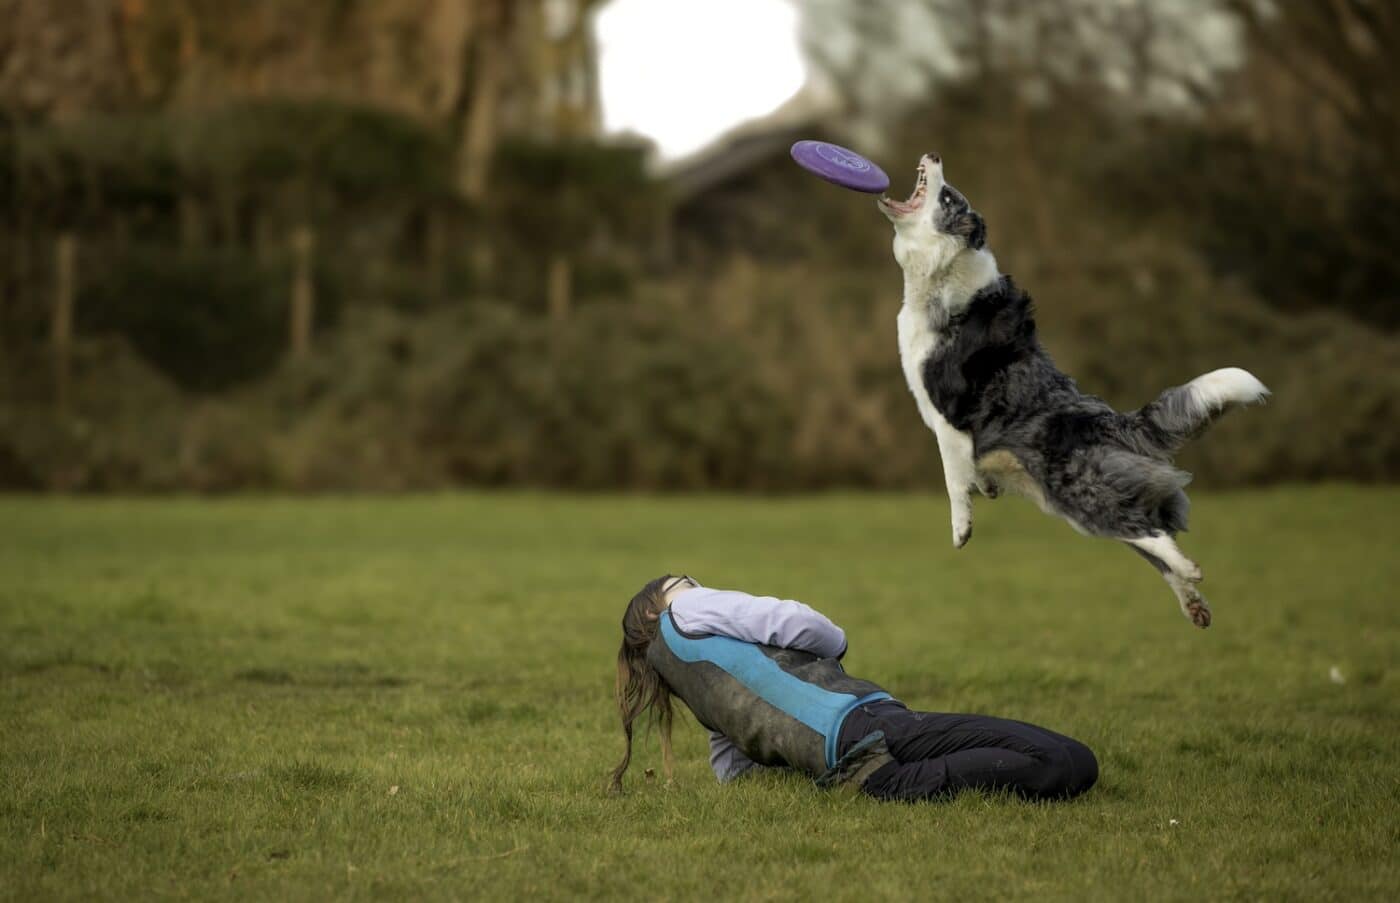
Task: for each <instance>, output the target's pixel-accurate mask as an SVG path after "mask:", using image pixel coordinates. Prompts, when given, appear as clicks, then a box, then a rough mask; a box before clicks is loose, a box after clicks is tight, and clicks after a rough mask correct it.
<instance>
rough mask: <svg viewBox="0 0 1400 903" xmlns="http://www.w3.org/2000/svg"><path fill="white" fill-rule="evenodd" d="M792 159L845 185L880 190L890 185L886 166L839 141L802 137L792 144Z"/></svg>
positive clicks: (872, 191) (877, 192) (872, 192)
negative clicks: (805, 139)
mask: <svg viewBox="0 0 1400 903" xmlns="http://www.w3.org/2000/svg"><path fill="white" fill-rule="evenodd" d="M792 159H794V160H796V161H797V165H798V166H801V167H802V168H803V169H805V170H807V171H808V172H814V173H816V174H817V175H819V176H821V177H822V178H823V179H826V180H827V181H828V182H834V183H836V184H837V185H840V186H841V187H842V188H850V189H851V190H853V191H865V192H868V193H870V194H879V193H880V192H882V191H884V190H885V189H886V188H889V187H890V177H889V176H887V175H885V171H884V170H883V169H881V168H880V167H878V166H876V165H875V164H874V163H871V162H870V161H869V160H867V159H865V158H864V157H862V156H861V155H860V154H858V153H856V152H855V151H853V150H850V149H849V148H845V147H842V146H841V145H839V144H829V143H827V142H825V141H799V142H797V143H796V144H794V145H793V146H792Z"/></svg>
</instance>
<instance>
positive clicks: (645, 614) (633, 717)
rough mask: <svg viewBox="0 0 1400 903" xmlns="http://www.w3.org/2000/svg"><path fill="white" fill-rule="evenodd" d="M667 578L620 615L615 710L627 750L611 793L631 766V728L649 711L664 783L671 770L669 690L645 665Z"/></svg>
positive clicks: (663, 607)
mask: <svg viewBox="0 0 1400 903" xmlns="http://www.w3.org/2000/svg"><path fill="white" fill-rule="evenodd" d="M672 579H674V577H673V576H672V575H671V574H667V575H666V576H664V577H658V578H656V579H655V580H653V581H651V582H650V583H648V584H647V585H646V586H644V587H642V590H641V592H639V593H637V595H635V596H633V597H632V601H631V602H629V603H628V604H627V611H626V612H624V613H623V615H622V648H621V649H619V650H618V652H617V708H618V712H619V713H620V714H621V715H622V735H623V736H624V737H625V738H626V739H627V747H626V749H625V750H624V751H623V753H622V761H621V762H619V763H618V764H617V767H616V768H614V769H613V773H612V790H613V791H614V792H621V790H622V776H623V775H624V774H625V773H626V772H627V766H628V765H630V764H631V763H632V726H633V724H634V723H635V722H636V721H637V719H638V718H640V717H641V716H642V714H643V713H644V712H647V711H650V712H651V713H652V717H653V718H654V719H655V722H656V725H657V727H658V729H659V730H658V733H659V734H660V735H661V755H662V762H663V764H664V767H665V769H666V780H667V781H670V780H671V776H672V773H673V770H674V766H673V763H674V760H673V758H672V755H671V688H670V687H668V686H666V681H664V680H662V679H661V675H660V674H658V673H657V672H656V669H655V668H653V667H652V666H651V665H649V664H648V663H647V649H648V648H649V647H650V646H651V643H652V640H654V639H656V631H657V630H658V628H659V627H660V620H661V613H662V612H663V611H665V610H666V594H665V592H664V591H663V590H664V589H665V586H666V583H667V581H669V580H672Z"/></svg>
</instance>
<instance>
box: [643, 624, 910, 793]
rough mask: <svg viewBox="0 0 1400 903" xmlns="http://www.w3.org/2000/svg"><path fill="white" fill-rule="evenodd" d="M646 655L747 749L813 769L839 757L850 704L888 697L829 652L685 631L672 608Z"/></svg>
mask: <svg viewBox="0 0 1400 903" xmlns="http://www.w3.org/2000/svg"><path fill="white" fill-rule="evenodd" d="M647 662H648V663H649V664H650V665H651V666H652V667H653V668H655V669H656V670H657V672H658V673H660V675H661V676H662V677H663V678H664V679H665V680H666V683H667V685H668V686H670V688H671V690H672V692H674V693H675V694H676V695H677V696H679V697H680V698H681V699H682V700H684V701H685V704H686V705H687V706H689V708H690V710H691V711H692V712H694V713H695V717H696V718H697V719H698V720H699V721H700V723H701V724H703V725H705V727H707V728H709V729H710V730H712V731H719V732H720V733H722V734H724V735H725V736H726V737H728V738H729V739H730V740H732V741H733V742H734V745H735V746H737V747H739V749H740V750H742V751H743V753H744V755H746V756H748V757H749V758H750V759H752V760H754V761H755V762H757V763H759V764H760V765H791V766H792V767H794V768H798V769H801V770H802V771H805V772H807V773H808V774H810V775H813V776H817V775H820V774H822V773H823V772H825V771H826V770H827V769H829V768H831V767H832V766H833V765H835V764H836V759H837V750H836V743H837V740H838V738H839V737H840V734H841V725H842V723H843V722H845V720H846V716H847V715H849V714H850V713H851V710H852V709H854V708H855V707H856V706H858V705H862V704H864V703H867V702H874V701H876V700H878V699H889V698H890V694H888V693H886V692H885V691H884V690H881V689H880V688H879V687H878V686H876V685H875V684H873V683H871V682H870V681H867V680H857V679H856V678H854V677H850V676H848V675H847V674H846V672H845V671H844V670H842V668H841V663H840V662H838V661H837V660H836V659H834V658H820V657H818V656H816V655H813V654H812V653H810V652H802V651H800V650H797V649H780V648H777V647H775V646H760V645H757V644H755V643H744V642H741V641H739V640H735V639H731V638H729V637H724V636H710V635H695V634H688V633H685V632H683V631H682V630H681V629H680V628H679V627H677V626H676V622H675V620H674V619H673V618H672V617H671V613H670V612H669V611H668V612H664V613H663V614H662V615H661V624H660V629H659V630H658V631H657V634H656V640H654V641H653V642H652V644H651V647H650V648H649V649H648V650H647Z"/></svg>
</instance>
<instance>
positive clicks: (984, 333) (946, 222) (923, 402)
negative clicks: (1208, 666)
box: [879, 154, 1269, 627]
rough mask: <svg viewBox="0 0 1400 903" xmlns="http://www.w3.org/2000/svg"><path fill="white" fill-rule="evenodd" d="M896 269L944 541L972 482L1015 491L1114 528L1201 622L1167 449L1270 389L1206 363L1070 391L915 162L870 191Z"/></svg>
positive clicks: (934, 170) (951, 202)
mask: <svg viewBox="0 0 1400 903" xmlns="http://www.w3.org/2000/svg"><path fill="white" fill-rule="evenodd" d="M879 206H880V209H881V211H882V212H883V213H884V214H885V216H887V217H889V219H890V221H891V222H892V223H894V257H895V260H896V261H898V262H899V266H900V268H901V269H903V270H904V306H903V308H902V309H901V310H900V312H899V319H898V323H899V355H900V359H901V361H902V362H903V365H904V375H905V378H906V379H907V380H908V382H909V389H910V390H911V391H912V392H913V393H914V398H915V399H916V400H917V402H918V405H919V413H920V414H921V415H922V416H923V419H924V422H925V423H927V424H928V426H929V428H930V429H932V430H933V431H934V433H935V434H936V435H937V436H938V450H939V453H940V454H941V456H942V458H943V475H944V478H945V480H946V482H947V486H948V498H949V501H950V502H951V504H952V512H953V545H954V546H955V547H957V548H962V546H963V545H965V544H966V543H967V541H968V539H969V537H971V535H972V488H973V487H974V486H975V487H976V488H977V489H978V490H979V491H980V492H981V493H982V494H983V495H985V496H988V497H989V498H995V497H996V495H997V494H998V493H999V492H1000V491H1001V490H1006V491H1010V492H1014V493H1016V494H1018V495H1024V496H1026V497H1028V498H1030V499H1032V500H1033V501H1035V502H1036V503H1037V504H1039V505H1040V507H1041V509H1042V510H1044V511H1045V512H1046V513H1049V514H1057V515H1059V516H1060V517H1063V518H1064V519H1065V520H1067V521H1069V523H1070V524H1071V525H1072V526H1073V527H1074V528H1075V529H1077V530H1078V531H1079V532H1081V533H1085V534H1088V535H1091V536H1105V537H1109V538H1112V539H1120V540H1122V541H1123V542H1126V543H1127V544H1128V545H1130V546H1131V547H1132V548H1133V549H1134V550H1135V551H1137V553H1138V554H1140V555H1141V556H1142V557H1144V558H1146V559H1147V560H1148V561H1149V562H1151V563H1152V565H1153V566H1154V567H1156V568H1157V570H1158V571H1160V572H1161V574H1162V576H1163V577H1164V578H1166V581H1167V583H1168V584H1169V585H1170V586H1171V588H1172V590H1173V592H1175V593H1176V597H1177V599H1178V601H1179V602H1180V603H1181V610H1182V612H1183V613H1184V614H1185V615H1186V616H1187V617H1188V618H1190V619H1191V621H1192V623H1194V624H1195V625H1196V626H1198V627H1208V626H1210V606H1209V605H1208V604H1207V603H1206V600H1205V598H1204V597H1202V596H1201V594H1200V592H1199V591H1198V590H1197V588H1196V584H1197V583H1199V582H1200V580H1201V569H1200V568H1199V567H1198V566H1197V565H1196V564H1195V562H1193V561H1191V560H1190V559H1189V558H1187V557H1186V556H1185V555H1184V554H1182V551H1181V549H1180V548H1178V547H1177V544H1176V541H1175V539H1174V536H1175V534H1176V533H1177V532H1178V531H1180V530H1184V529H1185V528H1186V515H1187V511H1188V508H1189V504H1190V503H1189V502H1188V501H1187V498H1186V493H1184V492H1183V491H1182V487H1184V486H1185V485H1186V484H1187V482H1188V481H1189V480H1190V475H1189V474H1187V473H1185V472H1183V471H1180V470H1178V469H1176V468H1175V467H1173V466H1172V464H1171V459H1172V456H1173V455H1174V454H1175V453H1176V451H1177V450H1178V449H1180V448H1181V446H1182V445H1183V444H1184V443H1185V442H1186V440H1188V439H1191V438H1193V437H1194V436H1196V435H1198V434H1200V433H1201V432H1202V431H1203V430H1204V429H1205V428H1206V427H1207V426H1209V425H1210V423H1211V422H1212V421H1213V420H1215V418H1216V417H1218V416H1220V414H1222V413H1223V412H1224V411H1225V410H1226V409H1228V408H1230V407H1231V406H1233V405H1245V404H1252V403H1255V402H1258V401H1262V400H1263V399H1264V398H1265V397H1266V396H1267V395H1268V394H1269V390H1268V389H1266V388H1265V387H1264V384H1263V383H1261V382H1260V381H1259V380H1257V379H1255V378H1254V376H1252V375H1251V374H1249V373H1248V372H1246V371H1244V370H1241V369H1239V368H1237V367H1229V368H1226V369H1223V370H1215V371H1212V372H1210V373H1207V374H1205V375H1204V376H1198V377H1197V378H1196V379H1194V380H1192V381H1191V382H1189V383H1187V384H1186V385H1184V386H1177V387H1176V388H1172V389H1168V390H1167V391H1165V392H1163V393H1162V394H1161V395H1160V396H1159V397H1158V398H1157V400H1156V401H1153V402H1152V403H1151V404H1148V405H1147V406H1145V407H1143V408H1140V409H1138V410H1136V411H1132V412H1129V413H1119V412H1118V411H1115V410H1113V408H1111V407H1109V406H1108V404H1106V403H1105V402H1104V401H1103V400H1102V399H1099V398H1096V397H1094V396H1092V395H1085V394H1083V393H1082V392H1080V391H1079V389H1078V387H1077V386H1076V385H1075V384H1074V380H1072V379H1070V378H1069V377H1068V376H1066V375H1065V374H1064V373H1061V372H1060V371H1059V370H1058V369H1057V368H1056V367H1055V364H1054V362H1052V361H1051V360H1050V357H1049V355H1047V354H1046V353H1045V350H1044V349H1043V348H1041V346H1040V341H1039V339H1038V338H1037V337H1036V331H1035V319H1034V314H1033V312H1032V309H1031V299H1030V297H1029V296H1028V295H1026V293H1025V292H1023V291H1021V290H1020V289H1019V288H1017V287H1016V285H1014V284H1013V283H1012V281H1011V279H1010V277H1007V276H1002V275H1001V274H1000V273H999V272H998V271H997V263H996V258H995V257H993V256H992V254H991V252H990V251H988V250H987V249H986V247H985V245H986V239H987V227H986V223H985V222H984V221H983V219H982V217H981V216H980V215H979V214H978V213H977V212H976V211H974V210H973V209H972V208H971V207H970V206H969V205H968V202H967V199H966V198H964V197H963V196H962V194H960V193H959V192H958V190H957V189H956V188H954V187H953V186H951V185H949V184H947V183H946V182H945V181H944V179H943V164H942V161H941V160H939V158H938V156H937V155H936V154H927V155H925V156H924V157H923V158H922V159H921V160H920V161H919V173H918V181H917V183H916V184H915V187H914V193H913V194H912V195H911V196H910V197H909V199H908V200H907V201H895V200H891V199H890V198H888V197H885V198H881V199H880V200H879Z"/></svg>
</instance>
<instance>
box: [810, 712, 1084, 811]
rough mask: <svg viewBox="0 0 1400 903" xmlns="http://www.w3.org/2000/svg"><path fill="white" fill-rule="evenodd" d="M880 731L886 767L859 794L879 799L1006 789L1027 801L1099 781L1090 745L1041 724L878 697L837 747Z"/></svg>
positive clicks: (855, 717) (850, 722) (855, 715)
mask: <svg viewBox="0 0 1400 903" xmlns="http://www.w3.org/2000/svg"><path fill="white" fill-rule="evenodd" d="M871 731H884V732H885V743H886V745H888V746H889V750H890V755H892V756H893V757H894V761H893V762H890V763H888V764H886V765H884V766H882V767H881V768H879V769H878V770H876V771H875V772H874V773H873V774H871V775H870V777H869V778H867V779H866V781H865V783H864V784H863V785H861V789H862V790H863V791H864V792H865V793H867V794H869V795H870V796H873V797H875V798H877V799H882V800H926V799H936V798H942V797H949V796H952V795H953V794H955V793H957V792H958V791H960V790H964V789H966V788H969V787H985V788H987V789H991V790H997V789H1006V790H1011V791H1013V792H1015V793H1018V794H1020V795H1022V796H1025V797H1028V798H1031V799H1068V798H1069V797H1072V796H1078V795H1079V794H1081V793H1083V792H1084V791H1086V790H1088V789H1089V788H1090V787H1092V786H1094V781H1096V780H1097V779H1098V776H1099V763H1098V761H1097V760H1096V759H1095V758H1094V754H1093V753H1092V752H1090V751H1089V747H1087V746H1085V745H1084V744H1083V743H1080V742H1079V741H1078V740H1071V739H1070V738H1069V737H1065V736H1063V735H1061V734H1057V733H1055V732H1054V731H1048V730H1046V729H1045V728H1043V727H1036V726H1035V725H1033V724H1026V723H1025V722H1022V721H1010V720H1008V719H1006V718H989V717H987V716H985V715H949V714H939V713H936V712H914V711H910V710H909V709H908V708H907V707H906V706H905V705H904V704H903V703H901V702H895V701H894V700H882V701H880V702H873V703H870V704H868V705H863V706H860V707H859V708H857V709H856V710H855V711H853V712H851V714H849V715H847V716H846V722H845V724H843V725H842V726H841V736H840V738H839V745H838V750H839V751H840V752H842V753H844V752H845V751H846V750H847V749H849V748H850V747H851V746H852V745H853V744H855V743H856V742H857V741H859V740H860V739H861V738H862V737H864V736H865V735H866V734H869V733H870V732H871Z"/></svg>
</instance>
